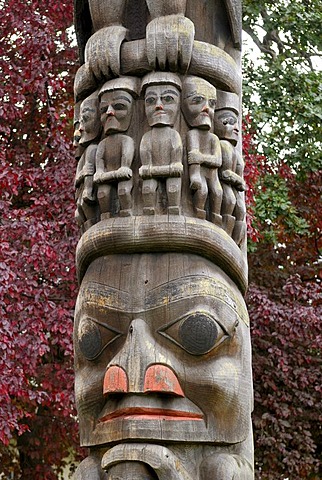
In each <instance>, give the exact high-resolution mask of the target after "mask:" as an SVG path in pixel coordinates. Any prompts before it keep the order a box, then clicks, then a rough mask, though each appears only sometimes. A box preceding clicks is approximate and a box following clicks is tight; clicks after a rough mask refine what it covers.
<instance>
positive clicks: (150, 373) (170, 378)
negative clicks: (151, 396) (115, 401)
mask: <svg viewBox="0 0 322 480" xmlns="http://www.w3.org/2000/svg"><path fill="white" fill-rule="evenodd" d="M111 393H129V384H128V378H127V374H126V372H125V370H123V368H121V367H119V366H118V365H112V366H111V367H109V368H108V369H107V370H106V373H105V376H104V384H103V394H104V395H109V394H111ZM136 393H164V394H170V395H175V396H177V397H184V393H183V391H182V388H181V386H180V383H179V380H178V379H177V376H176V375H175V373H174V372H173V371H172V370H171V369H170V368H169V367H167V366H166V365H160V364H155V365H150V366H149V367H148V369H147V370H146V372H145V377H144V385H143V391H141V392H136Z"/></svg>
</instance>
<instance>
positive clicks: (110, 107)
mask: <svg viewBox="0 0 322 480" xmlns="http://www.w3.org/2000/svg"><path fill="white" fill-rule="evenodd" d="M106 115H109V116H113V117H114V115H115V112H114V109H113V107H112V106H111V105H109V107H108V109H107V111H106Z"/></svg>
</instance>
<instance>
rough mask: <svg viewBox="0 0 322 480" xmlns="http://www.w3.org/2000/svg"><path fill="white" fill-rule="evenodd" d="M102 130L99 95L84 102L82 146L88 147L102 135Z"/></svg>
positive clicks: (81, 113)
mask: <svg viewBox="0 0 322 480" xmlns="http://www.w3.org/2000/svg"><path fill="white" fill-rule="evenodd" d="M100 129H101V124H100V121H99V111H98V97H97V95H95V96H93V95H91V96H90V97H88V98H86V99H85V100H84V101H83V103H82V104H81V108H80V123H79V132H80V135H81V138H80V140H79V143H80V145H83V146H87V145H88V144H89V143H90V142H92V141H93V140H95V139H96V138H97V137H98V135H99V133H100Z"/></svg>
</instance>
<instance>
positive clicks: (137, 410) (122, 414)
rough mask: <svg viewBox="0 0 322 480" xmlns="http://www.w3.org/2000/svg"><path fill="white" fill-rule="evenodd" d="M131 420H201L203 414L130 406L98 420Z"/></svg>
mask: <svg viewBox="0 0 322 480" xmlns="http://www.w3.org/2000/svg"><path fill="white" fill-rule="evenodd" d="M119 418H122V419H132V420H202V418H203V415H202V414H200V413H195V412H185V411H180V410H171V409H163V408H144V407H132V408H121V409H120V410H116V411H115V412H112V413H109V414H108V415H105V416H104V417H102V418H100V420H99V421H100V422H109V421H111V420H114V419H119Z"/></svg>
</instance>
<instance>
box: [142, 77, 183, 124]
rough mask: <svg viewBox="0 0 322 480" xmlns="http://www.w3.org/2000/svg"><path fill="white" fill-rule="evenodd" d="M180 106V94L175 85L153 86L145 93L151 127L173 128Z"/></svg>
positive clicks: (146, 108)
mask: <svg viewBox="0 0 322 480" xmlns="http://www.w3.org/2000/svg"><path fill="white" fill-rule="evenodd" d="M179 106H180V92H179V90H178V89H177V88H176V87H174V86H173V85H153V86H151V87H148V88H147V89H146V92H145V113H146V116H147V119H148V123H149V125H150V127H163V126H173V125H174V123H175V121H176V119H177V116H178V113H179Z"/></svg>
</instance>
